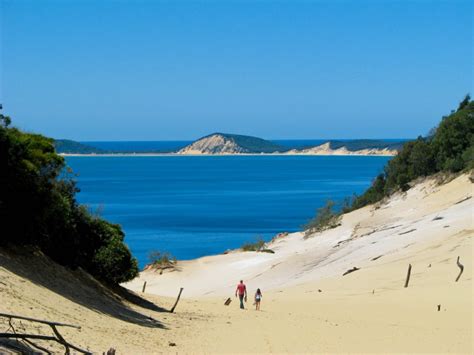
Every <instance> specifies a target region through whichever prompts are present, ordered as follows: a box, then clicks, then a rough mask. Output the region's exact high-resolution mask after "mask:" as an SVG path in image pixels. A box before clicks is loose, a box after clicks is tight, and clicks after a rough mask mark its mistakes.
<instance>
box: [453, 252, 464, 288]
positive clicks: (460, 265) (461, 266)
mask: <svg viewBox="0 0 474 355" xmlns="http://www.w3.org/2000/svg"><path fill="white" fill-rule="evenodd" d="M456 264H457V265H458V267H459V269H460V270H459V275H458V277H456V281H455V282H458V281H459V278H460V277H461V274H462V273H463V271H464V265H463V264H461V263H460V262H459V256H458V259H457V260H456Z"/></svg>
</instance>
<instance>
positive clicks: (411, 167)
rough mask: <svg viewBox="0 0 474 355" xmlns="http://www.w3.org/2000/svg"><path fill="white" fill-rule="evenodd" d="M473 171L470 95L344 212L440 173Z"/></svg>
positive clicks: (405, 149)
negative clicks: (419, 178) (415, 181)
mask: <svg viewBox="0 0 474 355" xmlns="http://www.w3.org/2000/svg"><path fill="white" fill-rule="evenodd" d="M472 168H474V101H472V100H471V97H470V96H469V95H466V97H465V98H464V99H463V100H462V101H461V103H460V104H459V106H458V109H457V110H456V111H453V112H452V113H451V114H450V115H449V116H445V117H443V119H442V120H441V122H440V124H439V125H438V127H436V128H435V129H433V130H432V131H431V132H430V134H429V135H428V137H421V136H420V137H418V139H416V140H414V141H410V142H407V143H405V144H404V145H403V148H402V149H401V151H400V152H399V154H398V155H397V156H396V157H394V158H393V159H392V160H390V161H389V162H388V163H387V165H386V166H385V169H384V172H383V173H382V174H380V175H379V176H377V177H376V178H375V180H374V182H373V183H372V186H371V187H369V188H368V189H367V191H365V192H364V193H363V194H362V195H360V196H356V197H355V198H353V200H352V203H350V204H349V205H348V206H346V208H345V209H344V211H345V212H348V211H352V210H355V209H358V208H361V207H364V206H366V205H368V204H371V203H375V202H377V201H380V200H381V199H382V198H384V197H385V196H388V195H390V194H391V193H393V192H394V191H396V190H399V189H401V190H403V191H405V190H408V189H409V182H410V181H412V180H414V179H416V178H418V177H423V176H428V175H431V174H434V173H437V172H443V171H444V172H453V173H455V172H459V171H462V170H468V169H472Z"/></svg>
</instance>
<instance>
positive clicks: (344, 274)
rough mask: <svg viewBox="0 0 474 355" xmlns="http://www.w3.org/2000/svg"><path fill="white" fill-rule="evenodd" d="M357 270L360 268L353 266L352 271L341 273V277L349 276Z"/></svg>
mask: <svg viewBox="0 0 474 355" xmlns="http://www.w3.org/2000/svg"><path fill="white" fill-rule="evenodd" d="M357 270H360V268H358V267H355V266H354V267H353V268H352V269H349V270H347V271H346V272H345V273H343V274H342V276H346V275H347V274H350V273H351V272H354V271H357Z"/></svg>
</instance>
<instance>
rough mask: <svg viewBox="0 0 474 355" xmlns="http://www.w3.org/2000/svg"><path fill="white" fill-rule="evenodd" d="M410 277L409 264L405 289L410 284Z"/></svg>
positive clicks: (409, 265)
mask: <svg viewBox="0 0 474 355" xmlns="http://www.w3.org/2000/svg"><path fill="white" fill-rule="evenodd" d="M410 275H411V264H408V271H407V278H406V279H405V288H407V287H408V283H409V282H410Z"/></svg>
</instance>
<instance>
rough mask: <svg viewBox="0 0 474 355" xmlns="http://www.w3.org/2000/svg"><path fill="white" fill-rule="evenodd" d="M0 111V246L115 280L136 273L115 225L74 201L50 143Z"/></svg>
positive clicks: (68, 174) (72, 183)
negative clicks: (25, 249) (33, 250)
mask: <svg viewBox="0 0 474 355" xmlns="http://www.w3.org/2000/svg"><path fill="white" fill-rule="evenodd" d="M10 123H11V119H10V118H9V117H8V116H4V115H0V235H1V237H0V245H13V246H25V245H31V246H34V247H38V248H39V249H40V250H41V251H42V252H43V253H44V254H46V255H48V256H49V257H51V258H52V259H53V260H55V261H56V262H58V263H60V264H62V265H66V266H69V267H73V268H75V267H81V268H83V269H84V270H86V271H88V272H89V273H91V274H92V275H94V276H95V277H97V278H98V279H100V280H102V281H105V282H106V283H110V284H118V283H121V282H124V281H128V280H131V279H133V278H134V277H135V276H136V275H137V274H138V264H137V261H136V259H135V258H134V257H132V254H131V253H130V250H129V249H128V247H127V246H126V245H125V244H124V241H123V240H124V233H123V231H122V229H121V227H120V226H119V225H116V224H112V223H109V222H107V221H105V220H103V219H102V218H100V217H99V216H95V215H93V214H91V213H90V212H89V211H88V209H87V208H86V207H85V206H81V205H80V204H78V202H77V201H76V198H75V194H76V193H77V192H78V191H79V190H78V188H77V187H76V183H75V181H74V180H73V179H72V174H71V172H70V171H69V172H68V171H65V168H66V167H65V162H64V159H63V157H61V156H59V155H58V154H56V151H55V148H54V144H53V143H54V141H53V140H52V139H50V138H46V137H44V136H41V135H39V134H30V133H25V132H22V131H20V130H19V129H17V128H14V127H10Z"/></svg>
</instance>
